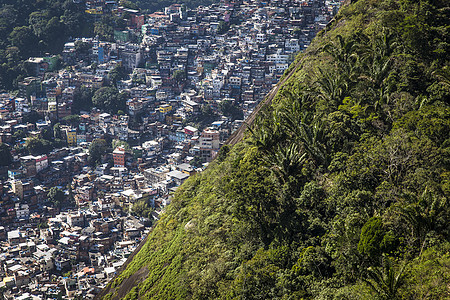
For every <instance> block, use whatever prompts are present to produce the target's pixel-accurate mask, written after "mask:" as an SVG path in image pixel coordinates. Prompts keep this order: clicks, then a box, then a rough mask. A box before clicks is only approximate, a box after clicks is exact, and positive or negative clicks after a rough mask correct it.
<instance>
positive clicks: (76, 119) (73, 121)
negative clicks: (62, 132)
mask: <svg viewBox="0 0 450 300" xmlns="http://www.w3.org/2000/svg"><path fill="white" fill-rule="evenodd" d="M63 121H64V122H66V124H69V125H71V126H75V127H76V126H78V125H79V124H80V116H79V115H70V116H67V117H64V118H63Z"/></svg>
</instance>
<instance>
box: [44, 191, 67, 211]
mask: <svg viewBox="0 0 450 300" xmlns="http://www.w3.org/2000/svg"><path fill="white" fill-rule="evenodd" d="M47 197H48V200H49V201H50V202H51V203H52V204H53V205H54V206H55V207H61V205H62V203H63V201H64V199H65V196H64V192H63V191H62V190H60V189H59V188H57V187H55V186H54V187H52V188H50V190H49V191H48V194H47Z"/></svg>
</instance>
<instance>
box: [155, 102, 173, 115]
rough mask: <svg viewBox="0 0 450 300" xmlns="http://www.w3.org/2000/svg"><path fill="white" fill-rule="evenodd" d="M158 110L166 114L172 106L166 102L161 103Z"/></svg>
mask: <svg viewBox="0 0 450 300" xmlns="http://www.w3.org/2000/svg"><path fill="white" fill-rule="evenodd" d="M158 110H159V112H160V113H162V114H167V113H168V112H169V111H171V110H172V106H171V105H168V104H163V105H161V106H159V107H158Z"/></svg>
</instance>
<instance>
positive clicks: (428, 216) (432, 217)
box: [394, 188, 450, 256]
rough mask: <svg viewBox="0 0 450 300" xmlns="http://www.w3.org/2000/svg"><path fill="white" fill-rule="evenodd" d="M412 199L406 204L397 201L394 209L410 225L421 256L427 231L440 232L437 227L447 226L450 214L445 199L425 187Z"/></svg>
mask: <svg viewBox="0 0 450 300" xmlns="http://www.w3.org/2000/svg"><path fill="white" fill-rule="evenodd" d="M413 201H414V202H413V203H411V204H407V205H404V204H403V203H399V204H398V205H397V206H396V207H395V208H394V209H395V211H396V212H397V213H398V214H399V215H400V217H401V218H402V219H403V220H405V221H406V223H407V224H408V225H409V226H410V228H411V235H412V237H413V238H414V239H416V240H417V241H418V243H419V245H420V246H421V248H420V253H419V256H421V254H422V251H423V249H424V247H425V244H426V238H427V235H428V233H430V232H431V231H439V232H442V231H441V230H440V229H439V228H441V229H444V228H446V227H447V225H448V222H449V221H450V220H449V217H450V216H449V212H448V209H447V199H446V198H445V197H439V196H437V195H436V194H432V193H431V192H430V191H429V190H428V188H425V191H424V192H423V193H422V195H421V196H420V197H419V198H416V199H414V200H413ZM447 231H448V230H447ZM444 232H445V231H444Z"/></svg>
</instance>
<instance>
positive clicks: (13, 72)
mask: <svg viewBox="0 0 450 300" xmlns="http://www.w3.org/2000/svg"><path fill="white" fill-rule="evenodd" d="M86 21H87V20H86V18H85V14H84V4H83V3H80V4H77V3H74V1H72V0H65V1H63V0H42V1H40V0H15V1H12V0H1V1H0V89H7V90H11V89H13V88H14V87H15V85H16V84H17V81H19V80H21V79H23V77H25V76H27V74H26V70H25V68H24V67H23V60H24V59H28V58H29V57H30V56H42V55H45V53H47V52H48V53H50V54H59V53H60V52H61V50H62V47H63V45H64V43H65V42H67V39H68V38H69V37H70V36H73V37H78V36H82V35H83V34H88V35H92V28H91V27H92V23H88V22H86Z"/></svg>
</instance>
